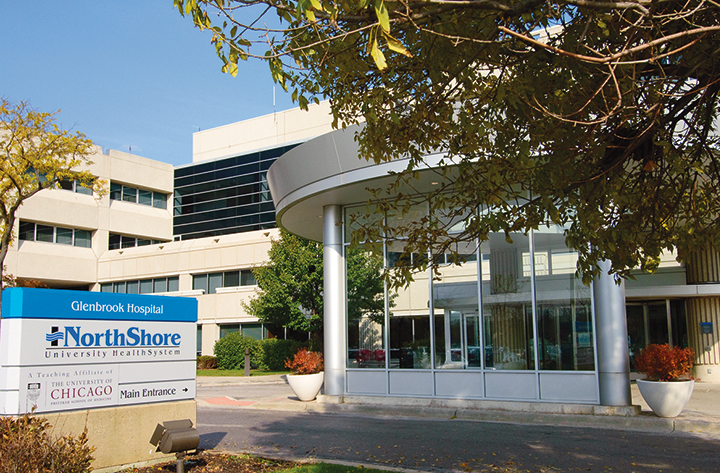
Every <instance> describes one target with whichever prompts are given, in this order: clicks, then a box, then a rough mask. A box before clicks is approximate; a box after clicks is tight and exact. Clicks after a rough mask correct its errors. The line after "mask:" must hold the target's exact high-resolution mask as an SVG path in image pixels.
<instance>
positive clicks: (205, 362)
mask: <svg viewBox="0 0 720 473" xmlns="http://www.w3.org/2000/svg"><path fill="white" fill-rule="evenodd" d="M197 369H199V370H214V369H217V359H216V358H215V357H214V356H209V355H203V356H198V357H197Z"/></svg>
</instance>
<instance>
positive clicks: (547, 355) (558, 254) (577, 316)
mask: <svg viewBox="0 0 720 473" xmlns="http://www.w3.org/2000/svg"><path fill="white" fill-rule="evenodd" d="M533 244H534V247H535V261H537V260H538V255H540V256H541V259H542V260H543V261H544V262H545V264H544V266H543V267H542V271H538V270H537V268H536V271H535V297H536V301H537V333H538V341H537V350H538V368H539V369H541V370H565V371H572V370H593V369H595V357H594V343H593V340H594V338H593V333H592V332H593V330H592V327H593V324H592V318H591V316H590V313H591V311H590V288H589V287H587V286H585V285H584V284H583V283H582V281H581V280H580V279H578V278H576V277H575V272H574V270H573V271H570V269H571V266H572V267H574V265H575V264H576V262H577V253H575V252H572V251H570V250H568V248H567V247H566V246H565V237H564V236H563V233H562V229H561V228H559V227H551V228H548V227H541V228H540V229H539V230H536V231H535V232H534V233H533ZM534 345H535V344H534V343H531V345H530V347H531V349H532V350H533V353H532V356H533V357H534Z"/></svg>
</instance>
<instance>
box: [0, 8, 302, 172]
mask: <svg viewBox="0 0 720 473" xmlns="http://www.w3.org/2000/svg"><path fill="white" fill-rule="evenodd" d="M210 37H211V34H210V33H209V32H207V31H202V32H201V31H199V30H198V29H196V28H194V27H193V25H192V22H191V21H190V20H189V19H188V18H183V17H182V16H181V15H180V14H179V13H178V12H177V10H175V9H174V8H173V6H172V0H123V1H111V0H71V1H64V2H63V1H58V0H34V1H32V2H21V1H17V0H0V96H1V97H3V98H5V99H7V100H10V101H12V102H19V101H27V102H29V103H30V104H31V105H32V107H33V108H35V109H37V110H40V111H46V112H51V111H56V110H62V111H61V113H59V114H58V116H57V121H58V124H59V125H60V126H61V127H63V128H65V129H73V130H79V131H81V132H83V133H85V134H86V135H87V137H88V138H90V139H92V140H93V141H94V142H95V143H96V144H98V145H100V146H102V147H103V148H105V149H107V148H112V149H117V150H121V151H125V152H128V151H130V150H131V152H132V153H133V154H137V155H140V156H145V157H147V158H151V159H156V160H159V161H164V162H167V163H171V164H174V165H179V164H186V163H189V162H191V161H192V134H193V133H194V132H197V131H198V130H206V129H208V128H213V127H216V126H221V125H225V124H228V123H232V122H236V121H239V120H244V119H247V118H252V117H256V116H260V115H265V114H268V113H272V112H273V111H274V109H273V86H274V84H273V81H272V79H271V77H270V73H269V70H268V67H267V65H265V64H264V63H260V62H257V61H255V62H253V61H251V62H247V63H243V64H241V67H240V72H239V73H238V75H237V77H232V76H230V75H227V74H223V73H222V72H220V67H221V66H222V63H221V62H220V60H219V59H218V58H217V56H216V55H215V50H214V48H213V46H212V45H211V44H210ZM275 89H276V91H275V93H276V100H275V102H276V105H275V109H276V110H278V111H279V110H286V109H288V108H292V107H293V106H294V105H293V104H292V102H291V100H290V98H289V96H288V94H285V93H284V92H283V91H282V89H281V88H280V87H277V86H276V87H275Z"/></svg>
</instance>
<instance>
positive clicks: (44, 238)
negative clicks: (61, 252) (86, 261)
mask: <svg viewBox="0 0 720 473" xmlns="http://www.w3.org/2000/svg"><path fill="white" fill-rule="evenodd" d="M18 239H19V240H21V241H41V242H45V243H58V244H60V245H69V246H79V247H82V248H90V247H91V246H92V232H91V231H90V230H78V229H74V228H65V227H53V226H52V225H43V224H41V223H34V222H27V221H24V220H21V221H20V224H19V229H18Z"/></svg>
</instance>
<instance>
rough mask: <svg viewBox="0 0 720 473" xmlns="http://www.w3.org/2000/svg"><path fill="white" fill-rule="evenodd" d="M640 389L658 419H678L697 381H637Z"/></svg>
mask: <svg viewBox="0 0 720 473" xmlns="http://www.w3.org/2000/svg"><path fill="white" fill-rule="evenodd" d="M637 385H638V389H640V394H642V397H643V399H645V402H647V405H648V406H650V409H652V410H653V412H654V413H655V414H656V415H657V416H658V417H677V416H678V415H680V413H681V412H682V410H683V409H684V408H685V406H686V405H687V403H688V401H689V400H690V396H692V392H693V388H694V387H695V381H693V380H689V381H648V380H644V379H638V380H637Z"/></svg>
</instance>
